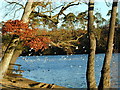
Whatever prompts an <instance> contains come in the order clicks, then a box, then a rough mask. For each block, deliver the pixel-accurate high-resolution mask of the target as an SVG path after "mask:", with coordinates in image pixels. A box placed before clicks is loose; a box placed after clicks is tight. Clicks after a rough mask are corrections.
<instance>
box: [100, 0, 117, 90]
mask: <svg viewBox="0 0 120 90" xmlns="http://www.w3.org/2000/svg"><path fill="white" fill-rule="evenodd" d="M117 3H118V0H113V5H112V12H111V19H110V27H109V35H108V42H107V50H106V54H105V58H104V63H103V68H102V70H101V78H100V83H99V89H100V90H102V89H103V88H110V62H111V58H112V52H113V40H114V31H115V21H116V11H117Z"/></svg>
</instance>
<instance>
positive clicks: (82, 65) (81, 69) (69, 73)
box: [17, 54, 120, 88]
mask: <svg viewBox="0 0 120 90" xmlns="http://www.w3.org/2000/svg"><path fill="white" fill-rule="evenodd" d="M118 56H120V54H113V59H112V62H111V82H112V85H111V86H112V87H115V88H117V87H118V83H117V82H118V64H119V62H118ZM87 58H88V55H87V54H81V55H69V56H68V55H58V56H24V57H19V58H18V60H17V63H19V64H21V65H22V69H23V70H25V72H24V73H23V76H24V77H26V78H29V79H32V80H35V81H39V82H45V83H55V84H57V85H60V86H65V87H68V88H86V66H87ZM95 59H96V61H95V63H96V64H95V72H96V73H95V75H96V81H97V84H98V82H99V78H100V71H101V68H102V63H103V60H104V54H97V55H96V57H95Z"/></svg>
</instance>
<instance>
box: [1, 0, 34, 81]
mask: <svg viewBox="0 0 120 90" xmlns="http://www.w3.org/2000/svg"><path fill="white" fill-rule="evenodd" d="M32 4H33V0H28V1H27V3H26V5H25V9H24V12H23V16H22V18H21V20H22V21H23V22H25V23H27V22H28V20H29V15H30V13H31V12H32V10H33V9H32ZM18 42H19V37H16V36H13V38H12V41H11V42H10V44H9V45H8V48H7V49H6V51H5V53H4V56H3V57H2V60H1V62H0V79H1V78H3V76H4V75H5V73H6V71H7V69H8V67H9V63H10V60H11V59H12V57H13V54H14V50H15V47H16V46H17V45H18Z"/></svg>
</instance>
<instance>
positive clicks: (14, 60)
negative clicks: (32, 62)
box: [7, 49, 22, 74]
mask: <svg viewBox="0 0 120 90" xmlns="http://www.w3.org/2000/svg"><path fill="white" fill-rule="evenodd" d="M21 53H22V49H15V51H14V53H13V55H12V58H11V60H10V63H12V64H15V62H16V60H17V58H18V57H19V56H20V54H21ZM13 68H14V66H13V65H9V67H8V69H13ZM11 72H12V71H11V70H7V74H8V73H11Z"/></svg>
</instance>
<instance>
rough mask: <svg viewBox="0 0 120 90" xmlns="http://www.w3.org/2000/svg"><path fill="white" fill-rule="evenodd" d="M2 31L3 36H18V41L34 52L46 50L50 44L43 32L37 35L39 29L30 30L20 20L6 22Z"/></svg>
mask: <svg viewBox="0 0 120 90" xmlns="http://www.w3.org/2000/svg"><path fill="white" fill-rule="evenodd" d="M2 30H3V35H7V34H10V35H18V36H19V38H20V40H21V41H23V42H24V44H23V45H24V46H29V47H30V48H33V49H34V50H35V51H38V50H39V49H41V50H44V49H46V48H48V44H49V43H50V39H49V38H48V37H45V32H42V31H41V35H38V30H39V29H31V28H29V26H28V24H27V23H23V22H22V21H20V20H8V21H7V22H5V24H4V26H3V28H2Z"/></svg>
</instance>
